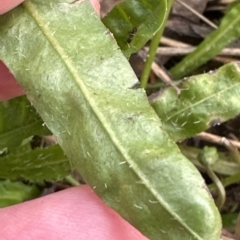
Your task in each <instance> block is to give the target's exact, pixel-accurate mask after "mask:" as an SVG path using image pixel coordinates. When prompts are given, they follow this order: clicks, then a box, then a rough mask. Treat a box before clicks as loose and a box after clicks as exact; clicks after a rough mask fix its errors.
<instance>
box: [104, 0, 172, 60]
mask: <svg viewBox="0 0 240 240" xmlns="http://www.w3.org/2000/svg"><path fill="white" fill-rule="evenodd" d="M168 7H169V6H168V4H167V0H137V1H136V0H124V1H123V2H121V3H120V4H118V5H117V6H116V7H114V8H113V10H112V11H110V12H109V13H108V14H107V15H106V16H105V17H104V18H103V19H102V21H103V23H104V24H105V26H106V27H107V28H108V29H109V30H110V31H111V32H112V33H113V35H114V37H115V39H116V40H117V43H118V45H119V46H120V48H121V49H122V51H123V53H124V54H125V56H127V57H129V56H130V55H131V54H132V53H135V52H137V51H138V50H139V49H141V48H142V47H143V46H144V45H145V44H146V42H147V41H148V40H150V39H151V38H152V36H153V35H154V34H155V33H156V32H157V31H158V30H159V29H160V28H161V26H162V24H163V23H164V21H165V19H166V17H167V13H168Z"/></svg>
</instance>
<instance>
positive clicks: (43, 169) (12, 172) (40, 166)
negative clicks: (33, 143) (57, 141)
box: [0, 145, 70, 182]
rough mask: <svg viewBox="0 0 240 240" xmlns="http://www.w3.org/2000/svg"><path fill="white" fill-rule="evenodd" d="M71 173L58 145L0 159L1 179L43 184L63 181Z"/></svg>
mask: <svg viewBox="0 0 240 240" xmlns="http://www.w3.org/2000/svg"><path fill="white" fill-rule="evenodd" d="M69 171H70V164H69V161H68V159H67V157H66V156H65V155H64V153H63V151H62V149H61V148H60V147H59V146H58V145H55V146H52V147H48V148H45V149H40V148H39V149H35V150H32V151H30V152H26V153H23V154H8V155H7V156H5V157H2V158H0V178H6V179H11V180H17V179H18V178H20V177H21V178H24V179H26V180H30V181H32V182H42V181H44V180H60V179H63V178H64V177H66V176H67V175H68V174H69Z"/></svg>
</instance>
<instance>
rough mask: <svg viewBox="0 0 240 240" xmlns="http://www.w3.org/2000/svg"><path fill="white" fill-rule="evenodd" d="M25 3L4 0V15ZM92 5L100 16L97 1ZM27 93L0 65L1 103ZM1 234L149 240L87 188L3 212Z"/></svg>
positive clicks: (0, 4) (12, 238) (46, 239)
mask: <svg viewBox="0 0 240 240" xmlns="http://www.w3.org/2000/svg"><path fill="white" fill-rule="evenodd" d="M21 2H22V1H21V0H7V1H6V0H0V14H3V13H5V12H6V11H9V10H10V9H12V8H14V7H15V6H17V5H18V4H19V3H21ZM91 3H92V4H93V5H94V6H95V10H96V11H97V12H98V13H99V5H98V2H97V0H92V1H91ZM23 94H24V90H23V89H22V88H21V87H20V86H19V85H18V83H17V82H16V80H15V79H14V77H13V76H12V75H11V73H10V72H9V70H8V69H7V67H6V66H5V65H4V64H3V63H2V62H0V101H4V100H8V99H11V98H13V97H16V96H20V95H23ZM0 233H1V234H0V235H1V239H4V240H18V239H21V240H33V239H39V240H56V239H57V240H65V239H73V240H86V239H91V240H123V239H124V240H147V238H145V237H144V236H143V235H142V234H141V233H140V232H139V231H138V230H136V229H135V228H134V227H132V226H131V225H130V224H129V223H128V222H126V221H125V220H124V219H123V218H121V217H120V216H119V215H118V214H117V213H116V212H115V211H114V210H112V209H110V208H109V207H108V206H106V205H105V204H104V203H103V202H102V201H101V199H100V198H99V197H98V196H96V195H95V193H94V192H93V191H92V190H91V188H90V187H89V186H87V185H83V186H80V187H73V188H69V189H66V190H63V191H60V192H57V193H53V194H50V195H47V196H44V197H40V198H37V199H34V200H31V201H27V202H24V203H21V204H17V205H14V206H11V207H6V208H2V209H0Z"/></svg>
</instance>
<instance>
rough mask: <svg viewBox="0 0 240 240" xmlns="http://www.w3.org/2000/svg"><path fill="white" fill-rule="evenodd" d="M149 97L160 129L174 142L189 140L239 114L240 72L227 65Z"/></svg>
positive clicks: (234, 65)
mask: <svg viewBox="0 0 240 240" xmlns="http://www.w3.org/2000/svg"><path fill="white" fill-rule="evenodd" d="M180 89H181V90H182V91H181V94H180V95H179V96H178V94H177V92H176V90H175V89H174V88H173V87H169V88H166V89H165V90H164V91H163V92H161V93H159V94H158V95H156V94H155V95H153V96H152V97H150V102H151V105H152V107H153V108H154V109H155V111H156V113H157V114H158V116H159V118H160V119H161V120H162V122H163V127H164V129H165V130H166V131H167V132H168V134H169V135H170V136H171V138H172V139H174V140H175V141H178V140H182V139H185V138H187V137H191V136H193V135H195V134H196V133H199V132H202V131H204V130H206V129H207V128H209V127H211V126H213V125H215V124H219V123H221V122H223V121H226V120H228V119H230V118H233V117H234V116H236V115H237V114H239V112H240V105H239V96H240V69H239V64H238V63H229V64H227V65H225V66H223V67H221V68H219V69H218V70H217V71H216V72H215V73H206V74H201V75H197V76H192V77H190V78H189V79H188V80H187V81H183V82H182V84H181V85H180Z"/></svg>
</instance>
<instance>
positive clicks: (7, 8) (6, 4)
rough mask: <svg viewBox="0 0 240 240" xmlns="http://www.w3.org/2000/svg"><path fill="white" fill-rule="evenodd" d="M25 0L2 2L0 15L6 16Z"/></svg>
mask: <svg viewBox="0 0 240 240" xmlns="http://www.w3.org/2000/svg"><path fill="white" fill-rule="evenodd" d="M23 1H24V0H10V1H9V0H8V1H0V2H1V4H0V15H1V14H4V13H6V12H8V11H10V10H11V9H13V8H15V7H16V6H17V5H19V4H20V3H22V2H23Z"/></svg>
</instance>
